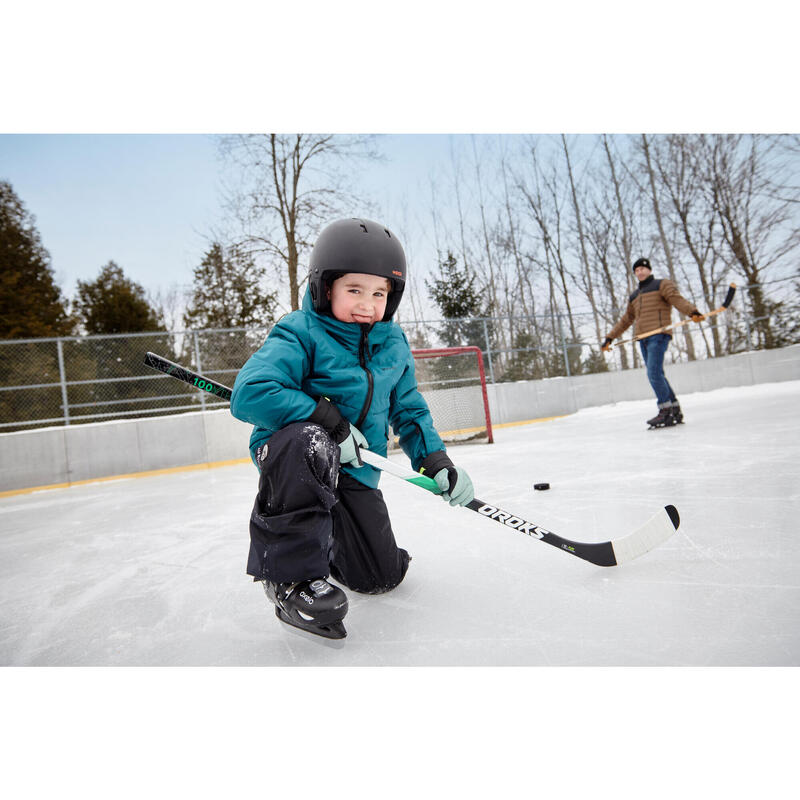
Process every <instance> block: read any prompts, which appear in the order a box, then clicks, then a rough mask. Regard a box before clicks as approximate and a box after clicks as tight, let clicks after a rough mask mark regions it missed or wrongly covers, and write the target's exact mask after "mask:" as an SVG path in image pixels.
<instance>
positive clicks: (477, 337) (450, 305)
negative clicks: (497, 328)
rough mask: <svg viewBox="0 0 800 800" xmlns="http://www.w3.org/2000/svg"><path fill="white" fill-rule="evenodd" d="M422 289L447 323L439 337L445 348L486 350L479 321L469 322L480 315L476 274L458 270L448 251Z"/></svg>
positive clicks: (481, 324)
mask: <svg viewBox="0 0 800 800" xmlns="http://www.w3.org/2000/svg"><path fill="white" fill-rule="evenodd" d="M425 286H427V287H428V291H429V292H430V294H431V297H432V298H433V301H434V302H435V303H436V305H437V306H439V310H440V311H441V313H442V316H443V317H444V318H445V320H448V322H447V324H446V325H445V326H444V327H442V328H441V329H440V331H439V334H440V335H441V336H442V338H443V339H444V341H445V344H446V345H447V346H448V347H464V346H467V345H471V346H476V347H480V348H481V349H482V350H485V349H486V337H485V335H484V328H483V322H482V321H476V320H474V319H470V318H471V317H478V316H480V315H481V308H480V305H481V297H480V293H479V292H478V290H477V289H476V288H475V275H474V274H473V273H471V272H470V271H469V268H468V267H466V266H465V267H464V268H463V269H459V266H458V262H457V261H456V258H455V256H454V255H453V254H452V253H451V252H450V251H449V250H448V251H447V257H446V258H445V260H444V261H441V262H440V263H439V274H438V276H437V277H435V278H434V279H433V280H432V281H429V280H428V279H427V278H426V279H425Z"/></svg>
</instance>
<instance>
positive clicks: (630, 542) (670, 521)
mask: <svg viewBox="0 0 800 800" xmlns="http://www.w3.org/2000/svg"><path fill="white" fill-rule="evenodd" d="M144 363H145V364H147V366H149V367H152V368H153V369H155V370H158V371H159V372H163V373H165V374H166V375H169V376H170V377H172V378H177V379H178V380H180V381H183V382H184V383H188V384H189V385H190V386H194V387H195V388H196V389H200V390H201V391H204V392H208V393H209V394H213V395H215V396H217V397H221V398H223V399H225V400H230V398H231V390H230V389H229V388H228V387H227V386H224V385H223V384H221V383H217V382H216V381H212V380H210V379H209V378H206V377H204V376H203V375H200V374H199V373H197V372H192V370H190V369H187V368H186V367H182V366H181V365H180V364H175V363H174V362H172V361H170V360H169V359H167V358H163V357H162V356H158V355H156V354H155V353H147V355H146V356H145V359H144ZM360 454H361V460H362V461H364V463H365V464H369V465H370V466H373V467H375V468H376V469H379V470H381V471H383V472H388V473H389V474H390V475H394V476H395V477H396V478H400V479H401V480H404V481H406V482H407V483H411V484H413V485H414V486H418V487H419V488H420V489H425V490H426V491H428V492H431V493H432V494H441V493H442V492H441V489H439V487H438V485H437V483H436V481H434V480H433V479H432V478H429V477H427V476H426V475H420V474H419V473H418V472H414V470H412V469H411V468H410V467H405V466H403V465H402V464H398V463H396V462H394V461H390V460H389V459H388V458H384V457H383V456H381V455H378V454H377V453H374V452H372V451H371V450H364V449H361V451H360ZM466 508H468V509H470V510H471V511H476V512H477V513H478V514H480V515H481V516H483V517H487V518H488V519H493V520H494V521H495V522H499V523H500V524H501V525H504V526H505V527H507V528H511V529H512V530H516V531H519V532H520V533H526V534H527V535H528V536H532V537H533V538H535V539H540V540H541V541H543V542H546V543H547V544H550V545H553V547H558V548H559V549H560V550H564V551H566V552H567V553H572V555H574V556H577V557H578V558H582V559H583V560H584V561H590V562H591V563H592V564H597V566H599V567H613V566H617V565H619V564H624V563H626V562H628V561H632V560H633V559H634V558H638V557H639V556H641V555H644V554H645V553H647V552H649V551H650V550H652V549H653V548H654V547H658V545H660V544H662V543H663V542H665V541H666V540H667V539H669V537H670V536H672V534H673V533H675V531H676V530H677V529H678V525H680V517H679V516H678V511H677V509H676V508H675V506H671V505H670V506H665V507H664V508H663V509H661V511H659V512H658V513H657V514H655V515H654V516H653V517H651V518H650V519H649V520H648V521H647V522H646V523H645V524H644V525H642V526H641V527H640V528H637V529H636V530H635V531H633V533H629V534H628V535H627V536H622V537H620V538H619V539H613V540H611V541H608V542H573V541H571V540H570V539H564V538H563V537H561V536H559V535H558V534H556V533H553V532H552V531H548V530H547V529H546V528H543V527H542V526H541V525H537V524H536V523H533V522H528V521H527V520H524V519H522V517H518V516H516V515H514V514H511V513H510V512H508V511H503V510H502V509H501V508H498V507H497V506H492V505H489V504H488V503H484V502H483V501H482V500H477V499H475V500H472V501H471V502H470V503H468V504H467V506H466Z"/></svg>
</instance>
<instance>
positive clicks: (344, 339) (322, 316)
mask: <svg viewBox="0 0 800 800" xmlns="http://www.w3.org/2000/svg"><path fill="white" fill-rule="evenodd" d="M303 311H304V312H305V313H306V314H309V315H310V316H311V317H313V318H314V319H315V320H316V321H317V322H318V323H319V324H320V325H322V327H323V328H324V329H325V330H326V331H327V332H328V333H330V335H331V336H333V338H334V339H336V340H337V341H338V342H340V343H341V344H342V345H344V346H346V347H349V348H351V349H354V350H358V346H359V344H360V342H361V332H362V326H361V325H358V324H357V323H355V322H342V321H341V320H338V319H336V317H334V316H333V315H332V314H330V313H328V312H323V313H320V312H318V311H316V310H315V309H314V301H313V300H312V299H311V290H310V289H308V288H306V293H305V295H304V296H303ZM392 325H394V323H393V322H391V321H389V322H375V323H373V325H372V327H371V328H369V332H368V334H367V341H368V342H369V344H370V346H372V347H374V346H375V345H379V344H383V342H385V341H386V339H387V338H388V337H389V334H390V333H391V330H392Z"/></svg>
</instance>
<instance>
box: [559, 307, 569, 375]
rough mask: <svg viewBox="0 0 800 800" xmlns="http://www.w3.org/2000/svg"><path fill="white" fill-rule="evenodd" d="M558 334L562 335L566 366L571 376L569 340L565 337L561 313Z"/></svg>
mask: <svg viewBox="0 0 800 800" xmlns="http://www.w3.org/2000/svg"><path fill="white" fill-rule="evenodd" d="M558 335H559V336H560V337H561V349H562V350H563V351H564V368H565V369H566V370H567V377H568V378H569V377H570V371H569V350H567V340H566V339H565V338H564V328H563V326H562V325H561V314H560V313H559V315H558Z"/></svg>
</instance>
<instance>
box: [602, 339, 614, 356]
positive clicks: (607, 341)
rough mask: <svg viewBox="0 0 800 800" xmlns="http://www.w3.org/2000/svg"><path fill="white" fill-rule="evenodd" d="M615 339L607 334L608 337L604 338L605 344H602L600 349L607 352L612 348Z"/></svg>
mask: <svg viewBox="0 0 800 800" xmlns="http://www.w3.org/2000/svg"><path fill="white" fill-rule="evenodd" d="M613 341H614V340H613V339H612V338H611V337H609V336H606V338H605V339H603V344H602V345H600V349H601V350H603V351H604V352H606V353H607V352H608V351H609V350H610V349H611V342H613Z"/></svg>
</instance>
